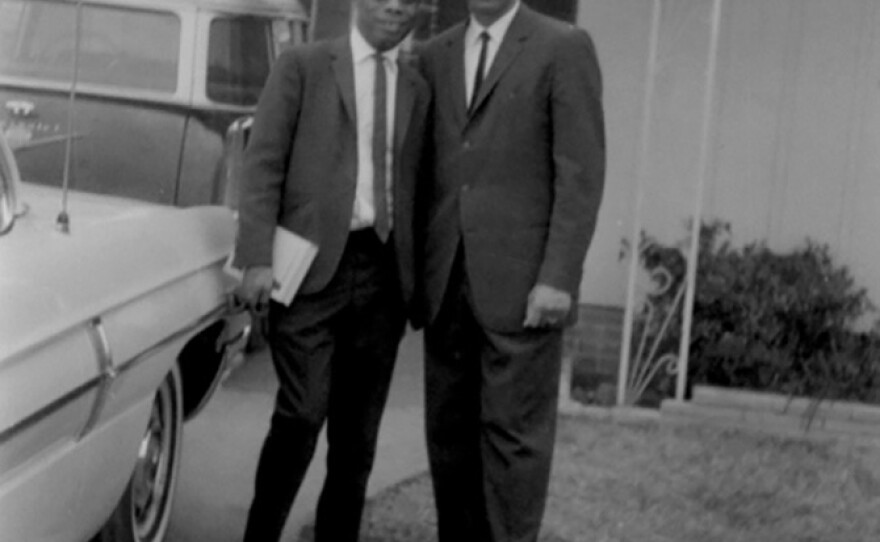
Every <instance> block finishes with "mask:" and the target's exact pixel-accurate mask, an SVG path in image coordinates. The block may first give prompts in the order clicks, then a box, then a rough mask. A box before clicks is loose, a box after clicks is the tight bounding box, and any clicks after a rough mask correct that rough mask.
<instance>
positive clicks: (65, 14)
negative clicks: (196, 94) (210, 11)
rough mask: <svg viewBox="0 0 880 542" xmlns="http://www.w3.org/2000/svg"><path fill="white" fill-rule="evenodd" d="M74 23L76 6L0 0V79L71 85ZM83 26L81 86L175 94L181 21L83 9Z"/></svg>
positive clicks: (106, 8) (141, 13) (121, 10)
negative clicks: (11, 78)
mask: <svg viewBox="0 0 880 542" xmlns="http://www.w3.org/2000/svg"><path fill="white" fill-rule="evenodd" d="M75 21H76V8H75V5H74V4H72V3H61V2H51V1H44V0H0V75H2V76H13V77H25V78H31V79H39V80H45V81H50V82H61V83H66V82H69V81H70V79H71V76H72V72H73V52H74V50H75V39H76V35H75V34H76V32H75V28H76V23H75ZM81 22H82V27H81V28H82V34H81V38H80V57H79V81H80V82H81V83H86V84H95V85H106V86H113V87H122V88H129V89H138V90H148V91H160V92H167V93H174V91H175V90H176V89H177V65H178V57H179V48H180V21H179V20H178V18H177V16H175V15H174V14H172V13H167V12H158V11H146V10H138V9H131V8H122V7H115V6H104V5H85V6H83V9H82V20H81Z"/></svg>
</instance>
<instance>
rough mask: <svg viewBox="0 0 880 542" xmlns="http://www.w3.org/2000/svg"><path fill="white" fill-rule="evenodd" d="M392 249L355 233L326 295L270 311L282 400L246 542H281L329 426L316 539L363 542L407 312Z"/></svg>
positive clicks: (369, 234)
mask: <svg viewBox="0 0 880 542" xmlns="http://www.w3.org/2000/svg"><path fill="white" fill-rule="evenodd" d="M392 247H393V241H389V242H388V243H387V244H384V245H383V244H382V243H380V242H379V239H378V238H377V237H376V235H375V234H374V233H373V231H372V230H364V231H359V232H355V233H352V234H351V235H349V239H348V244H347V246H346V249H345V252H344V254H343V257H342V261H341V263H340V264H339V268H338V270H337V272H336V275H335V276H334V278H333V279H332V281H331V282H330V284H328V286H327V287H326V288H324V289H323V290H322V291H320V292H318V293H314V294H309V295H302V296H297V297H296V298H295V299H294V301H293V303H291V305H290V307H284V306H282V305H279V304H275V303H273V304H272V306H271V308H270V312H269V344H270V347H271V351H272V360H273V363H274V366H275V371H276V373H277V375H278V383H279V389H278V395H277V398H276V403H275V411H274V413H273V415H272V422H271V427H270V428H269V433H268V435H267V436H266V440H265V442H264V444H263V449H262V452H261V454H260V459H259V464H258V466H257V474H256V481H255V488H254V500H253V502H252V504H251V508H250V513H249V515H248V520H247V527H246V529H245V537H244V539H245V541H246V542H273V541H277V540H278V539H279V538H280V536H281V533H282V531H283V529H284V524H285V522H286V520H287V516H288V514H289V513H290V508H291V506H292V504H293V501H294V499H295V497H296V494H297V492H298V490H299V487H300V485H301V483H302V480H303V477H304V476H305V473H306V470H307V469H308V466H309V463H310V462H311V459H312V456H313V454H314V451H315V445H316V442H317V439H318V435H319V433H320V431H321V428H322V426H323V424H324V421H325V419H326V420H327V441H328V455H327V476H326V478H325V480H324V487H323V489H322V491H321V496H320V499H319V501H318V509H317V514H316V519H315V540H316V541H318V542H346V541H355V540H357V539H358V533H359V528H360V522H361V515H362V512H363V507H364V497H365V494H366V488H367V480H368V478H369V475H370V471H371V470H372V467H373V459H374V457H375V452H376V439H377V434H378V430H379V422H380V419H381V417H382V411H383V409H384V407H385V401H386V399H387V397H388V388H389V384H390V381H391V375H392V372H393V367H394V361H395V358H396V357H397V347H398V345H399V343H400V339H401V337H402V335H403V331H404V325H405V313H404V307H403V302H402V300H401V294H400V287H399V284H398V280H397V273H396V271H395V270H396V263H395V258H394V251H393V248H392Z"/></svg>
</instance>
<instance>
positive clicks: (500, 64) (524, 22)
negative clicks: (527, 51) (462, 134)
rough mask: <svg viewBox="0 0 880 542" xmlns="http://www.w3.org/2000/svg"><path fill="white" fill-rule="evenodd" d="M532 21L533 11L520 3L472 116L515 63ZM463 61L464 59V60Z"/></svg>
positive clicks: (472, 110)
mask: <svg viewBox="0 0 880 542" xmlns="http://www.w3.org/2000/svg"><path fill="white" fill-rule="evenodd" d="M531 23H532V13H531V12H530V10H529V8H527V7H526V6H525V5H520V8H519V12H518V13H517V14H516V15H515V16H514V18H513V21H511V23H510V27H509V28H508V29H507V33H506V34H505V35H504V39H503V40H502V41H501V47H499V48H498V53H497V54H496V55H495V60H493V61H492V67H490V68H489V73H487V74H486V79H485V81H483V86H481V87H480V94H479V96H477V98H476V103H474V106H473V107H472V108H471V116H473V114H474V113H475V112H476V111H477V109H479V108H480V106H481V105H482V104H483V102H485V101H486V99H487V98H488V97H489V95H490V94H491V93H492V91H493V90H494V89H495V87H496V86H497V85H498V81H499V80H500V79H501V76H502V75H503V74H504V72H506V71H507V69H508V68H509V67H510V66H511V64H513V61H514V60H515V59H516V57H517V56H518V55H519V53H520V52H521V51H522V49H523V46H524V45H525V42H526V40H528V38H529V35H530V34H531V33H532V24H531ZM462 41H463V40H462ZM459 56H461V57H462V59H463V58H464V54H463V53H462V54H461V55H459ZM462 62H464V61H463V60H462ZM462 71H463V70H462Z"/></svg>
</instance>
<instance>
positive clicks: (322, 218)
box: [235, 36, 430, 305]
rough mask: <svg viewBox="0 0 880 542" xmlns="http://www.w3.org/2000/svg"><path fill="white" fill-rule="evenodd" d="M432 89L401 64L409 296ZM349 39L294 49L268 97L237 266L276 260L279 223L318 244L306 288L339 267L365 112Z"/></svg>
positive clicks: (250, 172) (399, 218)
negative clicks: (359, 107) (358, 100)
mask: <svg viewBox="0 0 880 542" xmlns="http://www.w3.org/2000/svg"><path fill="white" fill-rule="evenodd" d="M429 99H430V93H429V89H428V87H427V84H426V83H425V81H424V80H423V79H422V78H421V76H420V75H419V74H418V72H417V71H416V70H415V69H414V68H413V67H411V66H409V65H408V64H407V63H406V62H405V61H403V54H401V60H400V61H398V79H397V94H396V104H395V126H394V146H393V152H394V167H393V170H392V194H393V202H394V203H393V224H394V230H393V231H394V235H393V239H394V243H395V248H396V253H397V258H398V272H399V275H400V282H401V287H402V290H403V291H402V293H403V296H404V300H405V302H406V303H407V304H408V305H409V304H410V303H411V301H412V298H413V290H414V284H415V271H414V263H413V238H412V231H413V219H414V217H413V200H414V190H415V183H416V176H417V171H418V168H419V166H420V162H421V154H422V148H423V141H424V137H423V136H424V134H423V132H424V125H425V120H426V115H427V110H428V105H429ZM356 113H357V112H356V108H355V89H354V71H353V67H352V56H351V46H350V40H349V38H348V37H347V36H346V37H344V38H339V39H336V40H333V41H319V42H315V43H312V44H308V45H305V46H300V47H296V48H292V49H290V50H288V51H286V52H284V53H283V54H282V55H281V56H280V57H279V58H278V60H277V61H276V62H275V64H274V65H273V68H272V71H271V73H270V75H269V78H268V80H267V82H266V85H265V87H264V89H263V92H262V94H261V96H260V100H259V103H258V105H257V113H256V115H255V117H254V123H253V128H252V132H251V136H250V139H249V141H248V146H247V149H246V151H245V163H244V169H243V179H242V186H241V197H240V204H239V234H238V239H237V243H236V254H235V263H236V265H237V266H239V267H247V266H256V265H270V264H271V261H272V243H273V234H274V230H275V226H276V224H277V225H280V226H282V227H284V228H287V229H289V230H291V231H293V232H294V233H297V234H299V235H301V236H303V237H305V238H306V239H309V240H310V241H312V242H314V243H316V244H317V245H318V254H317V256H316V257H315V261H314V262H313V264H312V267H311V269H310V270H309V272H308V274H307V275H306V277H305V279H304V281H303V284H302V286H301V288H300V292H301V293H305V294H308V293H314V292H318V291H320V290H321V289H322V288H324V287H325V286H326V285H327V283H328V282H329V281H330V279H331V278H332V276H333V274H334V273H335V271H336V268H337V266H338V265H339V261H340V259H341V257H342V252H343V250H344V249H345V244H346V240H347V238H348V234H349V229H350V223H351V218H352V212H353V208H354V198H355V189H356V182H357V151H358V144H357V116H356Z"/></svg>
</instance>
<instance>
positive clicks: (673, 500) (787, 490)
mask: <svg viewBox="0 0 880 542" xmlns="http://www.w3.org/2000/svg"><path fill="white" fill-rule="evenodd" d="M433 507H434V505H433V499H432V496H431V485H430V479H429V478H428V477H427V475H422V476H418V477H416V478H414V479H411V480H407V481H405V482H403V483H401V484H399V485H397V486H395V487H392V488H390V489H388V490H386V491H384V492H383V493H380V494H379V495H378V496H377V497H376V498H375V499H373V500H372V501H371V503H370V505H369V508H368V511H367V513H366V517H365V520H364V523H365V529H366V532H365V536H364V537H362V540H363V541H364V542H379V541H381V542H423V541H424V542H427V541H433V540H436V535H435V515H434V508H433ZM541 541H542V542H611V541H614V542H667V541H668V542H716V541H717V542H764V541H766V542H795V541H798V542H870V541H880V448H874V447H871V446H869V445H867V444H859V443H843V442H830V441H823V442H818V441H806V440H793V439H785V438H777V437H773V436H769V435H765V434H758V433H750V432H742V431H736V430H726V429H717V428H708V427H684V426H672V425H663V424H658V423H654V422H641V423H636V422H626V423H622V422H613V421H599V420H594V419H589V418H562V419H560V424H559V431H558V438H557V447H556V457H555V462H554V470H553V478H552V481H551V488H550V498H549V501H548V503H547V512H546V515H545V520H544V532H543V534H542V537H541ZM462 542H470V541H462Z"/></svg>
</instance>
